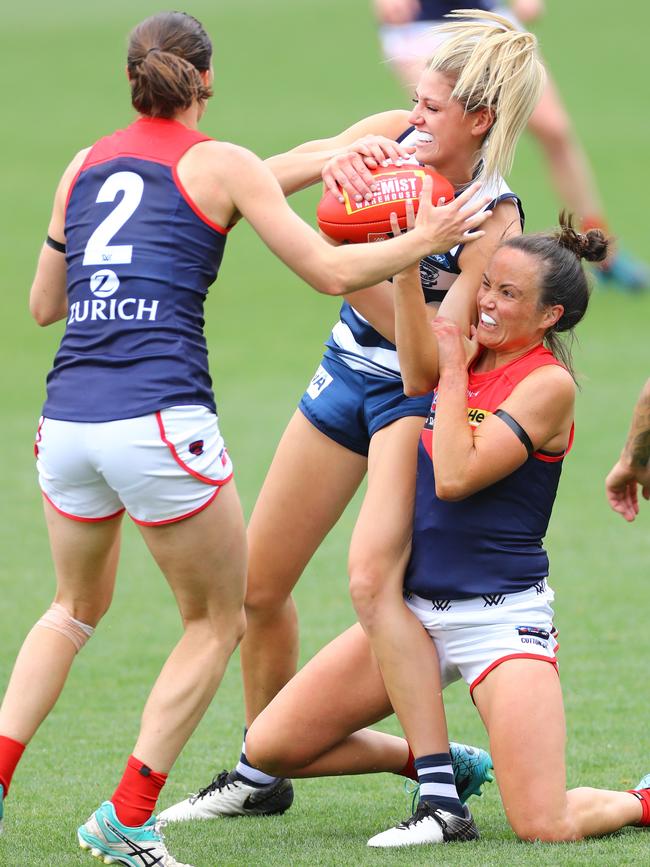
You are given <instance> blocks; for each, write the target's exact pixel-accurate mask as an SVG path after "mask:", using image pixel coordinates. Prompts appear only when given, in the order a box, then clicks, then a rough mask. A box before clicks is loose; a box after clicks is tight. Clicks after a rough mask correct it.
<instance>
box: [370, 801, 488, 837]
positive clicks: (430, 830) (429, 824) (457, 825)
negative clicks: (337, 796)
mask: <svg viewBox="0 0 650 867" xmlns="http://www.w3.org/2000/svg"><path fill="white" fill-rule="evenodd" d="M478 836H479V833H478V828H477V827H476V825H475V824H474V820H473V819H472V814H471V813H470V811H469V810H468V809H467V807H465V815H464V816H455V815H454V814H453V813H447V812H446V810H440V809H436V808H435V807H434V806H433V804H429V803H427V802H426V801H420V803H419V804H418V807H417V810H416V811H415V813H414V814H413V815H412V816H411V818H410V819H407V820H406V821H405V822H400V823H399V825H397V826H396V827H395V828H389V830H388V831H382V833H381V834H375V836H374V837H371V838H370V840H368V846H376V847H378V848H392V847H394V846H419V845H422V844H423V843H452V842H454V841H461V840H477V839H478Z"/></svg>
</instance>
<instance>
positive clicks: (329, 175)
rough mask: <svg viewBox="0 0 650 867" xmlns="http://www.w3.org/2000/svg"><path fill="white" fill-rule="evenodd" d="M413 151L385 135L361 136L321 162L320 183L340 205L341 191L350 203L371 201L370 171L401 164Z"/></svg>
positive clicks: (372, 186) (371, 180)
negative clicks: (391, 163) (344, 192)
mask: <svg viewBox="0 0 650 867" xmlns="http://www.w3.org/2000/svg"><path fill="white" fill-rule="evenodd" d="M414 152H415V148H414V147H405V146H404V145H401V144H399V143H398V142H396V141H394V140H393V139H390V138H386V136H383V135H365V136H363V137H362V138H358V139H357V140H356V141H353V142H352V143H351V144H349V145H347V146H346V147H345V148H343V149H342V150H341V152H340V153H338V154H337V155H336V156H334V157H332V158H331V159H330V160H328V161H327V162H326V163H325V165H324V166H323V171H322V176H323V183H324V184H325V187H326V188H327V189H328V190H329V191H330V193H332V195H333V196H336V197H337V198H338V200H339V201H340V202H342V201H343V196H342V194H341V190H342V189H343V190H345V191H346V192H347V194H348V196H349V197H350V198H351V199H353V200H354V201H357V202H360V201H362V199H364V198H365V199H371V198H372V194H373V192H374V191H375V189H376V187H375V183H374V179H373V176H372V174H371V170H372V169H376V168H379V166H381V165H384V164H385V163H388V162H393V163H395V165H398V166H399V165H402V163H403V162H407V161H408V160H409V158H410V156H411V154H412V153H414Z"/></svg>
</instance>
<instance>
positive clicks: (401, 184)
mask: <svg viewBox="0 0 650 867" xmlns="http://www.w3.org/2000/svg"><path fill="white" fill-rule="evenodd" d="M371 174H372V175H373V176H374V181H375V184H376V185H377V188H378V189H377V191H376V192H375V193H374V195H373V197H372V199H370V200H369V201H363V202H355V201H354V199H350V197H349V196H348V194H347V192H346V191H345V190H343V191H342V195H343V201H342V202H340V201H339V200H338V198H337V197H336V196H334V195H332V193H330V192H329V190H328V191H327V192H326V193H325V195H324V196H323V198H322V199H321V200H320V202H319V205H318V209H317V211H316V216H317V218H318V225H319V226H320V228H321V230H322V231H323V232H324V233H325V234H326V235H328V236H329V237H330V238H333V239H334V240H335V241H339V242H341V243H349V244H362V243H365V242H367V241H383V240H384V239H385V238H389V237H391V235H392V232H391V228H390V215H391V213H395V214H397V218H398V221H399V225H400V228H401V229H405V228H406V202H407V201H411V202H413V205H414V207H415V211H416V213H417V208H418V196H419V195H420V190H421V189H422V181H423V179H424V177H425V176H426V175H430V176H431V177H432V178H433V195H432V200H433V203H434V204H437V203H438V200H439V199H441V198H442V197H443V196H444V198H445V199H446V200H447V201H448V202H449V201H451V200H452V199H453V198H454V188H453V187H452V185H451V184H450V183H449V181H448V180H447V179H446V178H443V176H442V175H439V174H438V172H435V171H434V170H433V169H430V168H428V167H427V166H419V165H417V163H405V164H404V165H401V166H396V165H393V164H392V163H391V165H389V166H388V167H386V168H384V167H383V166H380V167H379V168H377V169H374V170H372V171H371Z"/></svg>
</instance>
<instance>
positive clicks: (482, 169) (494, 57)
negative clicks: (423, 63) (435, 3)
mask: <svg viewBox="0 0 650 867" xmlns="http://www.w3.org/2000/svg"><path fill="white" fill-rule="evenodd" d="M446 17H448V18H455V19H457V20H455V21H450V22H449V24H441V25H439V26H438V27H436V28H435V30H434V33H435V34H436V36H438V35H440V37H442V42H441V44H440V45H439V47H438V48H437V49H436V52H435V54H434V55H433V57H432V58H431V60H430V62H429V64H428V69H429V70H432V71H437V72H441V73H443V74H444V75H448V76H449V77H450V78H451V79H452V80H453V81H454V82H455V84H454V89H453V91H452V94H451V98H452V99H455V100H458V102H460V104H461V105H462V106H463V107H464V109H465V111H468V112H471V111H476V110H478V109H479V108H487V109H489V111H490V112H491V113H492V114H493V116H494V122H493V124H492V127H491V129H490V131H489V133H488V135H487V137H486V139H485V141H484V142H483V148H482V151H481V154H480V165H479V166H478V171H479V173H478V177H479V178H480V179H481V180H482V181H484V182H485V183H491V182H492V181H494V180H496V178H497V177H498V176H499V175H503V176H506V175H507V174H508V173H509V171H510V169H511V167H512V162H513V159H514V155H515V148H516V146H517V141H518V139H519V136H520V135H521V133H522V132H523V131H524V129H525V127H526V124H527V122H528V118H529V117H530V115H531V113H532V111H533V109H534V108H535V106H536V105H537V102H538V101H539V98H540V96H541V93H542V89H543V87H544V81H545V72H544V66H543V64H542V61H541V60H540V59H539V55H538V52H537V39H536V37H535V36H534V35H533V34H532V33H526V32H525V31H522V30H518V29H517V28H516V27H515V26H514V25H513V24H512V23H511V22H510V21H509V20H508V19H507V18H503V17H502V16H500V15H495V14H494V13H492V12H484V11H483V10H481V9H457V10H454V11H453V12H450V13H449V15H448V16H446Z"/></svg>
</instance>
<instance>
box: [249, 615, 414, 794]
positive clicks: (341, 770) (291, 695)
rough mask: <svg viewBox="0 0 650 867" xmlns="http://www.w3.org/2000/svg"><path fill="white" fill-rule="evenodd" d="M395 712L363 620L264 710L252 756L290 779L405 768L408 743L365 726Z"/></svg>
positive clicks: (252, 732) (252, 733) (252, 734)
mask: <svg viewBox="0 0 650 867" xmlns="http://www.w3.org/2000/svg"><path fill="white" fill-rule="evenodd" d="M391 710H392V708H391V706H390V702H389V700H388V696H387V694H386V690H385V688H384V685H383V681H382V677H381V673H380V671H379V666H378V665H377V661H376V659H375V657H374V655H373V652H372V648H371V647H370V643H369V641H368V638H367V637H366V635H365V633H364V632H363V630H362V629H361V627H360V626H359V625H358V624H356V625H355V626H353V627H351V628H350V629H348V630H347V631H346V632H344V633H343V634H342V635H340V636H338V638H335V639H334V641H332V642H330V643H329V644H328V645H327V646H326V647H324V648H323V650H321V651H319V653H317V654H316V656H315V657H314V658H313V659H312V660H310V661H309V662H308V663H307V665H305V666H304V668H302V669H301V670H300V671H299V672H298V674H297V675H296V676H295V677H294V678H293V679H292V680H291V681H289V683H288V684H287V685H286V686H285V687H284V689H283V690H282V691H281V692H279V693H278V695H277V696H276V697H275V699H274V700H273V701H272V702H271V703H270V704H269V705H268V707H267V708H265V710H264V711H262V713H261V714H260V715H259V716H258V717H257V719H256V720H255V722H254V723H253V725H252V726H251V728H250V729H249V731H248V734H247V736H246V754H247V757H248V759H249V760H250V761H251V762H252V763H253V764H254V765H255V766H256V767H260V768H263V769H264V770H265V771H266V772H268V773H270V774H275V775H277V776H283V777H284V776H287V777H317V776H329V775H337V774H363V773H372V772H376V771H392V772H394V773H399V771H400V770H401V769H402V768H403V767H404V765H405V764H406V762H407V759H408V745H407V743H406V741H405V740H403V739H402V738H396V737H393V736H392V735H387V734H383V733H381V732H375V731H368V730H366V731H359V729H363V727H364V726H368V725H371V724H372V723H375V722H377V721H378V720H380V719H383V718H384V717H386V716H388V715H389V714H390V713H391Z"/></svg>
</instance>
